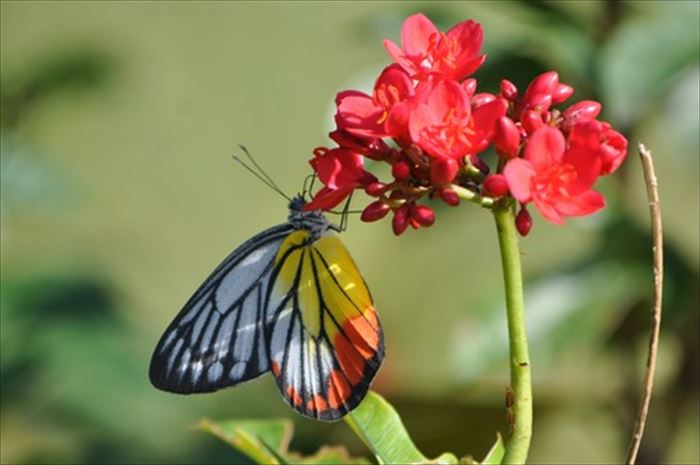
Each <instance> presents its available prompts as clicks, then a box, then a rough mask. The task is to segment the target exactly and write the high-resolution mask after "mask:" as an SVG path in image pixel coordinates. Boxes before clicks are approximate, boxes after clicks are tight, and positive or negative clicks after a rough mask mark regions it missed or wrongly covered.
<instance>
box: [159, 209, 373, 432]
mask: <svg viewBox="0 0 700 465" xmlns="http://www.w3.org/2000/svg"><path fill="white" fill-rule="evenodd" d="M304 205H305V201H304V198H303V196H297V197H295V198H294V199H292V200H291V201H290V204H289V218H288V221H287V222H286V223H283V224H281V225H278V226H274V227H272V228H270V229H267V230H265V231H263V232H261V233H259V234H258V235H256V236H254V237H253V238H251V239H249V240H248V241H246V242H245V243H243V244H242V245H241V246H240V247H238V248H237V249H235V250H234V251H233V252H232V253H231V254H230V255H229V256H228V257H226V259H224V261H223V262H222V263H221V264H220V265H219V266H218V267H217V268H216V269H215V270H214V271H213V272H212V273H211V274H210V275H209V277H208V278H207V279H206V280H205V281H204V283H203V284H202V285H201V286H200V287H199V289H197V291H196V292H195V293H194V295H193V296H192V297H191V298H190V299H189V301H187V303H186V304H185V306H184V308H183V309H182V310H181V311H180V313H178V315H177V316H176V317H175V320H174V321H173V322H172V323H171V324H170V326H168V328H167V329H166V331H165V333H164V334H163V336H162V337H161V339H160V341H159V342H158V344H157V346H156V348H155V351H154V354H153V358H152V359H151V367H150V373H149V375H150V379H151V383H152V384H153V385H154V386H155V387H157V388H159V389H162V390H165V391H170V392H174V393H179V394H192V393H202V392H212V391H216V390H219V389H222V388H225V387H228V386H235V385H237V384H239V383H242V382H244V381H248V380H250V379H253V378H256V377H258V376H260V375H262V374H264V373H266V372H268V371H271V372H272V374H273V375H274V377H275V380H276V382H277V386H278V388H279V390H280V392H281V394H282V397H283V398H284V400H285V401H286V402H287V404H289V405H290V406H291V407H292V408H293V409H294V410H295V411H297V412H298V413H300V414H301V415H303V416H306V417H310V418H315V419H318V420H324V421H334V420H338V419H340V418H342V417H343V416H344V415H345V414H347V413H348V412H350V411H351V410H352V409H353V408H355V407H356V406H357V405H358V404H359V403H360V401H361V400H362V399H363V397H364V396H365V394H366V393H367V390H368V389H369V385H370V382H371V381H372V379H373V378H374V376H375V375H376V373H377V371H378V370H379V367H380V365H381V363H382V360H383V358H384V338H383V333H382V328H381V326H380V323H379V319H378V316H377V312H376V310H375V308H374V304H373V301H372V297H371V295H370V292H369V290H368V288H367V285H366V283H365V281H364V279H363V278H362V275H361V274H360V272H359V270H358V269H357V266H356V265H355V263H354V262H353V259H352V258H351V256H350V254H349V252H348V251H347V249H346V248H345V246H344V245H343V243H342V242H341V241H340V239H338V237H337V236H336V235H335V234H333V232H334V231H339V230H340V228H339V227H337V226H335V225H333V224H332V223H330V222H329V221H328V220H327V219H326V218H325V217H324V215H323V214H322V213H321V212H320V211H304V210H303V207H304Z"/></svg>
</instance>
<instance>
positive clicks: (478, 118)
mask: <svg viewBox="0 0 700 465" xmlns="http://www.w3.org/2000/svg"><path fill="white" fill-rule="evenodd" d="M482 35H483V33H482V29H481V26H480V25H479V24H478V23H476V22H474V21H471V20H469V21H464V22H462V23H459V24H457V25H456V26H455V27H453V28H452V29H450V30H449V31H448V32H447V33H442V32H440V31H439V30H438V29H437V28H436V27H435V25H433V23H432V22H430V20H429V19H428V18H426V17H425V16H424V15H422V14H416V15H414V16H411V17H409V18H408V19H406V21H405V23H404V25H403V27H402V29H401V45H402V46H401V47H398V46H397V45H396V44H394V43H393V42H391V41H388V40H387V41H385V47H386V49H387V51H388V52H389V54H390V55H391V56H392V58H393V59H394V61H395V62H396V63H394V64H392V65H390V66H388V67H386V68H384V70H383V71H382V72H381V74H380V75H379V77H378V78H377V80H376V82H375V85H374V89H373V92H372V95H367V94H365V93H363V92H360V91H357V90H346V91H344V92H341V93H339V94H338V95H337V97H336V103H337V112H336V115H335V121H336V125H337V128H336V130H334V131H333V132H331V133H330V137H331V139H333V140H334V141H335V142H336V143H337V144H338V145H339V148H335V149H325V148H324V149H317V150H316V151H315V152H314V155H315V156H314V158H313V159H312V160H311V162H310V163H311V165H312V166H313V168H314V170H315V171H316V173H317V174H318V176H319V178H320V180H321V181H322V182H323V184H324V186H323V188H321V189H320V190H319V191H318V192H317V193H316V195H315V196H314V199H313V200H312V201H311V202H310V203H309V204H307V206H306V209H307V210H312V209H323V210H328V209H330V208H333V207H335V206H336V205H338V204H339V203H340V202H342V201H343V199H345V198H347V197H348V196H349V195H350V193H351V192H352V191H353V190H354V189H363V190H364V192H365V193H366V194H367V195H368V196H370V197H371V201H370V203H369V205H367V206H366V207H365V208H364V209H363V212H362V216H361V219H362V221H366V222H372V221H377V220H380V219H382V218H384V217H386V216H389V214H390V213H391V214H392V228H393V231H394V233H395V234H397V235H399V234H402V233H403V232H404V231H406V230H407V229H408V227H409V226H410V227H412V228H414V229H418V228H421V227H429V226H431V225H432V224H433V223H434V222H435V212H434V211H433V210H432V209H431V208H430V207H427V206H425V205H422V204H421V203H420V202H421V199H422V198H423V197H429V198H432V199H434V198H439V199H441V200H442V201H443V202H445V203H446V204H448V205H451V206H456V205H458V204H459V203H460V196H462V195H463V194H464V192H465V189H466V190H467V191H471V192H472V194H473V195H474V196H476V197H478V196H479V195H481V196H485V197H487V198H488V197H490V199H487V200H488V203H489V204H490V203H494V202H495V204H496V205H504V204H505V205H507V204H510V203H511V202H513V200H515V201H517V202H518V203H519V204H520V210H519V212H518V214H517V216H516V220H515V223H516V227H517V229H518V231H519V233H520V234H521V235H523V236H525V235H527V234H528V233H529V232H530V230H531V228H532V217H531V216H530V213H529V212H528V210H527V205H528V204H530V203H532V204H534V206H535V208H537V210H538V211H539V212H540V213H541V214H542V216H544V217H545V219H547V220H548V221H551V222H553V223H562V222H563V220H564V217H568V216H581V215H587V214H590V213H593V212H595V211H597V210H599V209H601V208H602V207H603V206H604V198H603V197H602V196H601V195H600V194H599V193H597V192H595V191H594V190H592V187H593V184H594V183H595V181H596V180H597V178H598V177H599V176H603V175H607V174H610V173H613V172H614V171H615V170H617V169H618V167H619V166H620V164H621V163H622V162H623V161H624V159H625V157H626V154H627V140H626V139H625V137H624V136H623V135H622V134H620V133H619V132H617V131H615V130H614V129H613V128H612V127H611V126H610V124H608V123H606V122H603V121H599V120H598V119H597V118H598V115H599V114H600V112H601V105H600V103H598V102H594V101H590V100H584V101H581V102H578V103H576V104H574V105H571V106H569V107H568V108H566V109H563V110H561V109H559V108H557V106H558V105H560V104H562V103H564V102H565V101H567V100H568V99H569V98H570V97H571V96H572V95H573V93H574V89H573V88H572V87H571V86H569V85H567V84H564V83H562V82H560V81H559V75H558V74H557V73H556V72H555V71H547V72H545V73H542V74H540V75H539V76H536V77H535V78H534V79H533V80H532V82H530V84H529V85H528V86H527V88H526V89H525V91H524V92H519V91H518V88H517V87H516V86H515V84H513V83H512V82H511V81H508V80H506V79H503V80H502V81H501V82H500V91H499V94H498V95H493V94H489V93H484V92H479V88H478V87H479V86H478V83H477V81H476V79H474V78H468V76H469V75H470V74H471V73H473V72H474V71H475V70H476V69H477V68H478V67H479V66H480V65H481V64H482V63H483V61H484V59H485V56H484V55H481V51H480V50H481V45H482ZM491 144H493V149H494V151H495V152H496V153H497V154H498V155H499V156H500V158H498V160H497V163H496V164H494V165H493V166H491V167H489V165H488V164H487V161H489V158H486V157H484V158H483V159H482V158H480V157H479V156H477V155H479V154H480V153H481V152H483V151H484V150H486V149H487V148H488V146H489V145H491ZM364 158H369V159H371V160H374V161H377V162H380V163H385V164H387V165H389V166H390V168H391V169H390V173H391V174H390V178H389V179H385V180H382V181H379V180H377V179H376V178H375V177H374V176H373V175H372V174H370V173H368V172H367V171H365V169H364V167H363V160H364ZM475 168H476V169H475ZM489 173H493V174H489ZM458 193H459V194H458ZM476 197H474V198H476ZM466 198H469V196H467V197H466Z"/></svg>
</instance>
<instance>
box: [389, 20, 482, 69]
mask: <svg viewBox="0 0 700 465" xmlns="http://www.w3.org/2000/svg"><path fill="white" fill-rule="evenodd" d="M483 35H484V33H483V31H482V29H481V25H480V24H479V23H477V22H476V21H472V20H469V21H464V22H461V23H459V24H457V25H455V26H454V27H453V28H452V29H450V30H449V31H447V33H443V32H440V31H439V30H438V29H437V28H436V27H435V25H434V24H433V23H432V21H430V20H429V19H428V18H427V17H426V16H425V15H422V14H416V15H413V16H410V17H408V18H407V19H406V21H404V23H403V27H402V28H401V47H399V46H398V45H396V44H395V43H394V42H392V41H390V40H385V41H384V47H385V48H386V50H387V52H389V55H390V56H391V57H392V58H393V59H394V61H395V62H396V63H398V64H399V65H401V66H402V67H403V69H404V70H406V72H407V73H408V74H410V75H411V76H412V77H413V78H416V79H425V78H427V77H429V76H431V75H438V76H440V77H442V78H445V79H454V80H458V81H461V80H462V79H464V78H466V77H467V76H469V75H470V74H472V73H473V72H474V71H476V70H477V68H479V67H480V66H481V65H482V63H483V62H484V60H485V59H486V55H480V53H481V43H482V41H483Z"/></svg>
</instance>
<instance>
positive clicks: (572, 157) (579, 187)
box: [562, 147, 601, 195]
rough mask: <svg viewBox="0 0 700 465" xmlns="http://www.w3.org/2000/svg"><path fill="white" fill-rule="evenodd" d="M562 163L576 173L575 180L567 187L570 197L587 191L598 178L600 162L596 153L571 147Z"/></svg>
mask: <svg viewBox="0 0 700 465" xmlns="http://www.w3.org/2000/svg"><path fill="white" fill-rule="evenodd" d="M562 161H563V163H565V164H568V165H571V166H573V167H574V170H575V171H576V180H575V181H574V182H573V183H571V184H569V186H568V187H567V190H568V191H569V193H571V194H572V195H577V194H580V193H581V192H585V191H587V190H589V189H590V188H591V187H592V186H593V184H594V183H595V182H596V179H598V176H600V169H601V160H600V157H599V156H598V152H597V151H593V150H586V149H585V148H579V147H571V148H569V150H567V151H566V153H564V159H563V160H562Z"/></svg>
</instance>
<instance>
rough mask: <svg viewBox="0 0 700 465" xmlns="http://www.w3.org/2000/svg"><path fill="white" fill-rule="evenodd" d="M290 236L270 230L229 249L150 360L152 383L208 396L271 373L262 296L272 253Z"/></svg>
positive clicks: (285, 229) (283, 228)
mask: <svg viewBox="0 0 700 465" xmlns="http://www.w3.org/2000/svg"><path fill="white" fill-rule="evenodd" d="M293 231H294V228H293V227H292V226H291V225H290V224H283V225H280V226H276V227H273V228H270V229H268V230H266V231H263V232H262V233H260V234H258V235H256V236H254V237H253V238H251V239H250V240H248V241H246V242H245V243H244V244H243V245H241V246H240V247H238V248H237V249H236V250H234V251H233V252H232V253H231V254H230V255H229V256H228V257H227V258H226V259H225V260H224V261H223V262H222V263H221V264H220V265H219V266H218V267H217V268H216V269H215V270H214V271H213V272H212V273H211V275H210V276H209V277H208V278H207V279H206V281H204V283H203V284H202V285H201V286H200V288H199V289H198V290H197V291H196V292H195V294H194V295H193V296H192V297H191V298H190V300H189V301H188V302H187V304H185V306H184V308H183V309H182V310H181V311H180V313H179V314H178V315H177V317H176V318H175V320H174V321H173V322H172V323H171V324H170V326H169V327H168V329H167V330H166V331H165V333H164V334H163V336H162V337H161V339H160V342H159V343H158V345H157V346H156V350H155V352H154V354H153V358H152V360H151V368H150V378H151V382H152V383H153V384H154V385H155V386H156V387H158V388H160V389H164V390H166V391H171V392H177V393H183V394H189V393H194V392H211V391H215V390H217V389H221V388H223V387H226V386H232V385H235V384H238V383H240V382H242V381H245V380H248V379H251V378H254V377H256V376H259V375H261V374H262V373H265V372H266V371H268V370H269V369H270V364H269V354H268V347H267V343H266V338H265V334H266V331H265V328H266V326H267V325H268V324H270V322H271V321H272V320H273V316H272V315H270V314H269V313H267V312H266V310H267V309H268V307H267V306H266V298H265V297H266V295H267V293H268V287H269V284H270V278H271V276H272V274H273V273H272V272H273V270H274V266H275V261H276V257H277V252H278V250H279V248H280V245H281V244H282V243H283V241H284V239H285V238H286V237H287V236H289V235H290V233H292V232H293Z"/></svg>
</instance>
